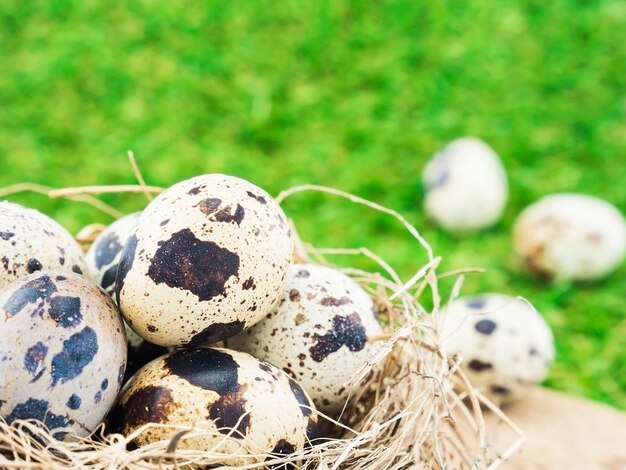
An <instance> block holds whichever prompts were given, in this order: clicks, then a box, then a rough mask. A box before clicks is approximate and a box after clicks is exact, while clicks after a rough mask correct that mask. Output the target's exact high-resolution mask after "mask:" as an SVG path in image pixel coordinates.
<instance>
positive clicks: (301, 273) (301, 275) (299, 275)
mask: <svg viewBox="0 0 626 470" xmlns="http://www.w3.org/2000/svg"><path fill="white" fill-rule="evenodd" d="M310 275H311V273H310V272H309V271H307V270H306V269H299V270H298V272H297V273H296V276H295V277H297V278H299V279H304V278H307V277H309V276H310Z"/></svg>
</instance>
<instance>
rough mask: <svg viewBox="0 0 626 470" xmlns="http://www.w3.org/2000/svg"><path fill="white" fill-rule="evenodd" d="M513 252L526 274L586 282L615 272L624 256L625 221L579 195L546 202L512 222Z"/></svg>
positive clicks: (612, 210) (608, 206)
mask: <svg viewBox="0 0 626 470" xmlns="http://www.w3.org/2000/svg"><path fill="white" fill-rule="evenodd" d="M513 238H514V244H515V249H516V251H517V253H518V254H519V255H520V256H521V258H522V259H523V261H524V263H525V264H526V265H527V266H528V268H529V269H530V270H532V271H533V272H535V273H537V274H540V275H547V276H548V277H554V278H558V279H564V280H591V279H598V278H601V277H603V276H606V275H607V274H609V273H610V272H611V271H613V270H614V269H616V268H617V267H618V266H619V264H620V263H621V262H622V260H623V258H624V254H625V253H626V221H624V216H623V215H622V214H621V213H620V211H619V210H617V208H616V207H615V206H613V205H612V204H610V203H608V202H607V201H604V200H602V199H599V198H596V197H592V196H586V195H582V194H571V193H561V194H552V195H550V196H546V197H544V198H542V199H540V200H539V201H537V202H536V203H534V204H532V205H530V206H529V207H527V208H526V209H524V211H523V212H522V213H521V214H520V215H519V217H518V218H517V220H516V222H515V226H514V231H513Z"/></svg>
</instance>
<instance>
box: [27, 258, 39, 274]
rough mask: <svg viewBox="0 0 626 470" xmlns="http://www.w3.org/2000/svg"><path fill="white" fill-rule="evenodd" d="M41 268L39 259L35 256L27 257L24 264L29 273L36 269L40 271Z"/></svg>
mask: <svg viewBox="0 0 626 470" xmlns="http://www.w3.org/2000/svg"><path fill="white" fill-rule="evenodd" d="M41 268H43V266H42V265H41V263H40V262H39V260H38V259H35V258H31V259H29V260H28V264H27V265H26V269H27V271H28V272H29V273H31V274H32V273H34V272H36V271H41Z"/></svg>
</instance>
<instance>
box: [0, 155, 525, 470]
mask: <svg viewBox="0 0 626 470" xmlns="http://www.w3.org/2000/svg"><path fill="white" fill-rule="evenodd" d="M129 158H130V161H131V163H132V165H133V169H134V172H135V175H136V176H137V179H138V181H139V183H140V184H138V185H124V186H90V187H82V188H66V189H54V190H53V189H51V188H45V187H42V186H38V185H33V184H28V183H26V184H19V185H14V186H11V187H9V188H5V189H4V190H0V197H1V196H6V195H9V194H13V193H16V192H21V191H36V192H39V193H44V194H46V195H47V196H49V197H52V198H59V197H62V198H70V199H73V200H78V201H82V202H85V203H88V204H91V205H93V206H94V207H96V208H98V209H100V210H102V211H104V212H106V213H107V214H109V215H112V216H113V217H119V216H120V215H121V214H119V212H118V211H116V210H115V209H114V208H112V207H110V206H107V205H106V204H104V203H103V202H102V201H101V200H99V199H97V198H96V197H94V194H101V193H107V192H116V193H121V192H137V193H144V194H145V195H146V197H147V198H148V199H151V197H152V194H154V193H158V192H160V191H162V188H157V187H151V186H147V185H146V184H145V182H144V180H143V178H142V177H141V173H140V172H139V170H138V168H137V166H136V164H135V163H134V157H133V156H132V154H129ZM303 191H318V192H324V193H328V194H331V195H334V196H339V197H342V198H345V199H348V200H349V201H351V202H353V203H356V204H361V205H364V206H367V207H369V208H372V209H375V210H377V211H380V212H383V213H385V214H388V215H390V216H391V217H395V218H396V219H397V220H398V221H399V223H400V224H402V225H403V226H404V228H405V229H406V230H407V232H408V233H409V234H410V235H411V236H413V237H414V238H415V239H416V240H417V242H418V243H419V244H420V245H421V247H422V249H424V250H425V251H426V253H427V255H428V259H429V262H428V263H427V264H426V265H425V266H423V267H421V268H420V269H418V270H417V272H416V274H415V275H414V276H413V277H412V278H411V279H409V280H408V282H403V281H402V280H401V279H400V277H399V276H398V275H397V274H396V272H395V271H394V270H393V268H392V267H391V266H389V264H388V263H387V262H385V261H384V260H383V259H381V258H380V257H379V256H377V255H376V254H375V253H372V252H371V251H370V250H368V249H367V248H360V249H315V248H314V247H312V246H310V245H307V244H304V243H302V242H301V241H300V240H299V238H298V237H297V236H296V239H297V243H296V252H295V257H296V261H298V262H309V261H311V262H318V263H324V264H332V263H330V262H329V261H328V259H327V258H328V257H332V256H334V255H338V254H339V255H354V256H366V257H368V258H369V259H370V260H372V261H374V262H376V263H377V264H378V266H379V267H380V273H368V272H364V271H361V270H358V269H353V268H344V269H342V271H344V272H345V273H346V274H348V275H350V276H352V277H353V278H354V279H355V280H356V281H358V282H359V283H360V284H361V285H362V286H363V287H364V288H365V289H366V290H368V291H369V292H370V294H371V295H372V297H373V298H374V300H375V303H376V306H377V308H378V311H379V314H380V317H381V319H382V321H383V322H384V324H385V325H386V333H385V334H384V335H383V336H382V337H379V338H373V340H375V341H376V342H375V346H374V348H373V352H372V353H371V354H370V356H369V358H368V360H367V362H366V363H365V364H363V366H362V367H361V369H360V370H359V371H357V373H355V374H354V376H353V377H352V380H351V381H350V382H349V384H348V386H351V387H352V388H351V390H352V392H351V399H350V401H349V402H348V404H347V405H346V407H345V408H344V410H343V413H342V415H341V416H340V417H339V418H338V419H336V420H333V419H330V418H325V419H323V421H324V427H325V428H326V430H327V431H328V435H330V436H332V437H331V438H328V439H326V440H324V441H321V442H316V443H312V444H313V445H311V446H310V447H309V448H307V449H306V450H303V451H301V452H298V453H296V454H293V455H291V456H289V457H282V458H276V457H274V458H272V457H271V456H269V455H267V454H263V450H262V449H259V450H258V454H255V455H252V457H251V456H250V455H247V454H246V453H242V454H241V455H237V454H228V455H225V454H224V453H222V452H220V449H219V444H218V445H216V446H215V447H214V448H213V449H210V450H209V451H202V452H201V451H196V450H188V449H184V442H185V441H186V440H187V439H191V438H193V437H194V436H198V435H202V434H206V433H208V431H206V430H201V429H197V428H192V427H172V433H173V434H172V435H173V437H172V438H171V439H169V440H166V441H161V442H157V443H153V444H151V445H148V446H144V447H141V448H138V449H134V450H128V448H127V444H128V443H129V442H131V441H132V439H133V438H134V437H135V436H136V435H137V434H138V433H140V432H142V431H143V430H144V429H145V428H147V427H150V426H163V425H157V424H150V425H146V426H144V427H143V428H141V429H139V430H138V431H136V433H134V434H133V435H129V436H126V437H124V436H122V435H119V434H114V435H107V434H106V433H105V431H104V427H103V426H101V427H99V428H98V429H97V430H96V431H95V432H94V433H93V434H92V435H91V436H89V437H87V438H75V439H74V440H71V441H64V442H60V441H57V440H55V439H54V438H53V437H52V435H51V433H50V432H49V431H48V430H47V429H45V428H44V427H43V425H41V424H40V423H37V422H25V421H16V422H14V423H12V424H11V425H7V423H6V422H5V421H3V420H2V419H1V418H0V468H6V469H13V468H20V469H21V468H45V469H57V468H58V469H60V468H64V469H65V468H92V469H117V468H129V469H151V468H201V467H205V466H208V467H210V468H233V467H229V466H227V465H223V462H225V461H233V460H237V459H239V462H241V464H240V465H239V466H238V467H237V468H249V469H253V468H265V467H266V466H269V465H272V466H273V468H307V469H313V468H314V469H318V470H326V469H339V468H341V469H349V470H358V469H363V470H366V469H367V470H378V469H381V470H382V469H389V470H393V469H405V468H415V469H460V468H472V469H494V468H497V467H498V466H499V465H500V464H501V463H502V462H503V461H504V460H506V458H508V457H509V456H510V455H512V454H513V453H514V452H515V451H517V449H518V448H519V447H520V446H521V445H522V443H523V441H524V436H523V434H522V432H521V431H520V430H519V429H518V428H517V427H516V426H515V424H514V423H512V422H511V421H510V420H509V419H508V418H507V417H506V415H504V414H503V413H502V412H501V411H500V410H499V409H498V408H497V407H495V406H494V405H493V404H491V402H489V400H488V399H486V398H485V397H484V396H482V395H481V394H480V393H478V392H477V391H476V390H475V389H473V388H472V386H471V385H470V383H469V381H468V380H467V377H466V376H465V374H464V373H463V371H462V370H461V369H460V368H459V362H460V358H450V357H446V356H445V355H444V354H443V353H442V351H441V348H440V347H439V325H438V322H439V317H440V315H439V312H440V310H441V309H442V308H445V304H444V301H443V300H442V297H441V294H440V292H439V290H438V280H439V279H441V278H442V277H447V276H456V277H457V280H456V283H455V286H454V288H453V290H452V292H451V293H450V294H449V295H448V296H447V297H448V298H447V301H448V302H449V301H451V300H453V299H454V298H455V297H456V296H458V293H459V291H460V288H461V285H462V282H463V276H464V274H465V270H461V271H457V272H452V273H442V274H439V275H438V274H437V268H438V266H439V262H440V258H438V257H435V256H434V254H433V251H432V249H431V247H430V246H429V245H428V243H427V242H426V241H425V240H424V239H423V238H422V236H421V235H420V234H419V232H418V231H417V230H416V229H415V228H414V227H413V226H411V225H410V224H409V223H408V222H407V221H406V220H405V219H404V218H403V217H402V216H401V215H400V214H398V213H397V212H395V211H393V210H391V209H388V208H386V207H382V206H380V205H378V204H376V203H373V202H370V201H366V200H364V199H362V198H359V197H357V196H354V195H352V194H348V193H345V192H342V191H338V190H335V189H330V188H326V187H322V186H313V185H304V186H298V187H294V188H291V189H288V190H286V191H284V192H282V193H281V194H279V195H278V196H277V198H276V199H277V201H278V202H279V203H281V204H282V203H283V202H284V201H285V199H287V198H288V197H292V196H294V195H296V194H298V193H301V192H303ZM101 228H102V227H101V226H98V225H94V226H89V227H87V228H86V229H85V230H83V231H81V233H80V234H79V237H78V238H79V241H81V242H82V243H83V244H88V243H90V242H91V241H93V239H94V236H95V235H96V234H97V233H98V231H99V230H101ZM294 233H297V232H295V231H294ZM426 289H430V290H431V292H432V298H433V300H434V308H433V309H432V311H430V312H427V311H426V309H425V308H424V307H423V306H422V305H421V304H420V302H419V299H420V295H421V294H422V293H423V292H424V291H425V290H426ZM481 406H482V408H481ZM483 408H489V409H490V411H489V412H492V413H496V414H497V415H498V416H499V417H500V420H501V422H502V423H503V424H504V425H505V426H507V427H508V428H510V430H512V431H513V435H514V436H515V439H514V440H513V441H512V442H505V443H500V442H496V441H495V440H494V439H493V437H494V436H490V434H489V433H488V430H487V429H486V426H485V421H484V418H483V411H482V409H483ZM219 438H221V439H228V436H223V435H219ZM245 444H246V443H245V441H244V442H242V445H245ZM249 452H250V449H248V451H247V453H248V454H249ZM252 452H253V453H254V452H257V451H256V450H254V449H253V450H252ZM267 458H270V459H271V460H266V459H267ZM257 462H261V463H257Z"/></svg>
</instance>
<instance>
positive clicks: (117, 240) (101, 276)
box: [85, 212, 141, 295]
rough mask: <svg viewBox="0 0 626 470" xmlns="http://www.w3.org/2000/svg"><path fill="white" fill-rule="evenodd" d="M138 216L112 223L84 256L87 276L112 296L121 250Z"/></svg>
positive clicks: (138, 214)
mask: <svg viewBox="0 0 626 470" xmlns="http://www.w3.org/2000/svg"><path fill="white" fill-rule="evenodd" d="M140 215H141V212H134V213H132V214H128V215H125V216H124V217H122V218H120V219H118V220H116V221H115V222H113V223H112V224H111V225H109V226H108V227H107V228H105V229H104V230H103V231H102V232H101V233H100V235H98V238H96V239H95V240H94V242H93V243H92V244H91V246H90V247H89V250H87V253H86V254H85V261H86V262H87V269H88V271H89V275H90V276H91V278H92V279H93V280H94V281H95V282H97V283H98V284H100V285H101V286H102V288H103V289H104V290H105V291H107V293H109V294H110V295H113V288H114V284H115V273H116V272H117V265H118V263H119V261H120V258H121V256H122V248H123V247H124V245H125V244H126V241H127V240H128V238H129V237H130V236H131V235H132V233H133V231H134V229H135V225H137V220H138V219H139V216H140Z"/></svg>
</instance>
